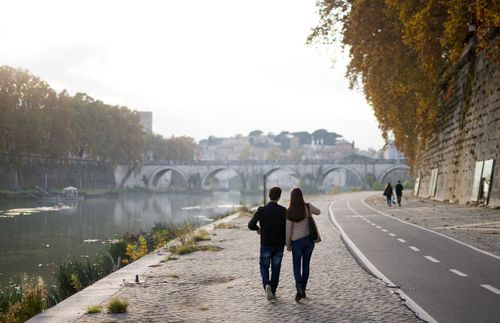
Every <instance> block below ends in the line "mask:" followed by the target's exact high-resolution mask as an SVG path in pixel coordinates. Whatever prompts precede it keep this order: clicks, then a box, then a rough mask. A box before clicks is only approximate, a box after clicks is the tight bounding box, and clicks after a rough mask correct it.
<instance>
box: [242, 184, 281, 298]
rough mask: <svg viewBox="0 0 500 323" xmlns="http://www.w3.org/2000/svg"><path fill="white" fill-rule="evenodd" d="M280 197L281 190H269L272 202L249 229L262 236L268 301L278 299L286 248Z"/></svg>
mask: <svg viewBox="0 0 500 323" xmlns="http://www.w3.org/2000/svg"><path fill="white" fill-rule="evenodd" d="M280 197H281V188H279V187H273V188H271V189H270V190H269V199H270V200H271V201H270V202H269V203H267V204H266V205H265V206H261V207H259V208H258V209H257V212H255V214H254V215H253V217H252V219H251V220H250V222H248V228H249V229H250V230H254V231H257V233H258V234H260V262H259V264H260V275H261V277H262V284H263V286H264V290H265V291H266V296H267V299H268V300H272V299H274V298H276V296H275V294H276V289H277V288H278V283H279V279H280V270H281V259H282V258H283V250H284V247H285V231H286V208H284V207H283V206H281V205H279V204H278V201H279V199H280ZM257 222H258V223H259V224H260V227H259V226H258V225H257ZM269 266H271V279H269Z"/></svg>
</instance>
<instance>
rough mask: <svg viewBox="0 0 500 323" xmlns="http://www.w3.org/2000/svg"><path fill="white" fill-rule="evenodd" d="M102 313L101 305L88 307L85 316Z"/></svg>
mask: <svg viewBox="0 0 500 323" xmlns="http://www.w3.org/2000/svg"><path fill="white" fill-rule="evenodd" d="M101 312H102V307H101V305H90V306H89V307H88V308H87V314H97V313H101Z"/></svg>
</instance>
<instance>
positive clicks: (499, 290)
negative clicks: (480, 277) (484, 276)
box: [481, 285, 500, 295]
mask: <svg viewBox="0 0 500 323" xmlns="http://www.w3.org/2000/svg"><path fill="white" fill-rule="evenodd" d="M481 287H483V288H486V289H487V290H489V291H490V292H493V293H495V294H497V295H500V289H498V288H495V287H493V286H491V285H481Z"/></svg>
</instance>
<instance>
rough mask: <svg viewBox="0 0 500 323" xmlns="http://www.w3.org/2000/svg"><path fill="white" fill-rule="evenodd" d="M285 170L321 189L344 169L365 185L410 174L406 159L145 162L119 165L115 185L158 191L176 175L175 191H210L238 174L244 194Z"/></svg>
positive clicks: (256, 188)
mask: <svg viewBox="0 0 500 323" xmlns="http://www.w3.org/2000/svg"><path fill="white" fill-rule="evenodd" d="M279 170H283V171H286V172H287V173H288V174H290V175H291V176H293V177H295V178H296V179H297V180H303V181H306V182H307V183H308V185H311V186H315V187H322V185H323V182H324V180H325V179H326V177H327V176H328V174H330V173H331V172H333V171H336V170H344V171H345V172H346V173H349V174H350V175H351V176H354V177H355V178H357V179H358V180H359V183H363V184H362V185H364V183H365V178H366V177H367V176H373V178H374V179H376V180H377V181H379V182H380V183H384V182H385V179H386V177H387V176H388V175H389V174H391V173H392V172H395V171H406V172H408V171H409V167H408V166H407V165H406V162H405V161H404V160H397V159H371V158H356V159H340V160H298V161H293V160H265V161H260V160H246V161H240V160H236V161H216V160H215V161H196V160H195V161H164V162H155V163H146V164H144V165H141V166H139V167H135V168H134V167H130V166H128V165H118V166H117V167H116V168H115V172H114V173H115V174H114V175H115V182H116V183H117V186H118V187H119V188H134V187H143V188H148V189H152V190H155V189H159V183H160V181H161V180H162V178H163V177H164V176H166V175H167V174H169V176H175V177H176V178H177V182H179V181H180V183H181V185H177V187H176V188H175V189H176V190H182V191H203V190H208V188H207V187H208V186H209V185H208V183H209V182H210V180H211V179H213V177H214V176H215V175H217V174H218V173H219V172H221V171H232V172H234V173H236V174H237V175H238V176H239V177H240V179H241V182H242V184H243V187H244V190H245V191H257V190H259V189H260V187H262V182H263V177H264V176H270V175H271V174H272V173H274V172H276V171H279Z"/></svg>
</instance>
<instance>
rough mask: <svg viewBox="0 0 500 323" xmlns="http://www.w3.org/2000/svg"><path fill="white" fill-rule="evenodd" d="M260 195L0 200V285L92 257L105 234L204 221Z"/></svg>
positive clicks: (252, 201) (101, 246)
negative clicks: (70, 201)
mask: <svg viewBox="0 0 500 323" xmlns="http://www.w3.org/2000/svg"><path fill="white" fill-rule="evenodd" d="M261 198H262V196H261V195H240V194H238V193H226V192H224V193H219V192H214V193H212V194H204V195H199V194H190V195H186V194H146V193H143V194H140V193H136V194H130V195H125V196H119V197H106V198H96V199H89V200H81V201H77V202H74V203H73V204H69V205H64V206H54V204H52V205H51V204H50V203H49V204H40V203H35V202H22V203H8V204H3V205H0V287H1V286H6V285H7V284H9V283H10V282H11V281H12V279H13V278H15V277H20V276H21V275H23V274H24V273H26V274H28V275H40V276H42V277H43V278H45V279H49V280H50V278H51V277H52V273H53V272H54V271H55V269H56V266H57V264H60V263H62V262H64V261H65V260H66V259H67V258H68V257H76V258H83V257H93V256H94V255H95V254H96V253H98V252H100V251H102V250H103V249H104V248H105V244H104V243H103V242H104V241H105V240H109V239H117V238H119V237H120V236H121V235H122V234H124V233H127V232H130V233H137V232H141V231H148V230H149V229H151V227H153V226H154V225H155V223H168V222H173V223H179V224H180V223H183V222H186V221H193V220H194V221H198V222H199V223H201V224H204V223H209V222H210V221H211V219H210V218H211V217H213V216H216V215H218V214H220V213H224V212H228V211H231V210H232V209H234V208H236V207H237V206H238V205H240V204H241V203H244V204H247V205H250V204H255V203H257V202H258V201H259V200H260V199H261Z"/></svg>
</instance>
